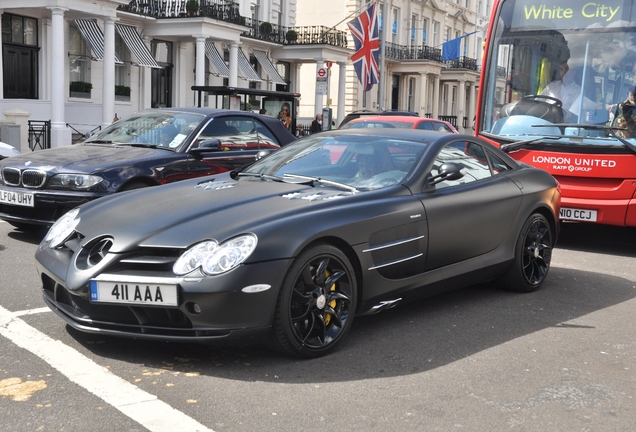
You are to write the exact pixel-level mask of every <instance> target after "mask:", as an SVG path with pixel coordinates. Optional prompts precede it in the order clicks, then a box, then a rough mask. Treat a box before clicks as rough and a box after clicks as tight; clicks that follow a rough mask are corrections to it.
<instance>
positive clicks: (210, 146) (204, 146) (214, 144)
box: [190, 138, 221, 153]
mask: <svg viewBox="0 0 636 432" xmlns="http://www.w3.org/2000/svg"><path fill="white" fill-rule="evenodd" d="M219 147H221V140H220V139H218V138H211V139H204V140H202V141H201V142H199V145H198V146H197V147H195V148H191V149H190V151H191V152H195V153H196V152H206V151H215V150H218V149H219Z"/></svg>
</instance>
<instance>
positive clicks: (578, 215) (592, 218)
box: [559, 208, 597, 222]
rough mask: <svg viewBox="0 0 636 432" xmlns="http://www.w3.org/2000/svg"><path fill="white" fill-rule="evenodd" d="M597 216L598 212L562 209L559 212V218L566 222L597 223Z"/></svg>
mask: <svg viewBox="0 0 636 432" xmlns="http://www.w3.org/2000/svg"><path fill="white" fill-rule="evenodd" d="M596 214H597V213H596V210H583V209H574V208H561V210H560V211H559V218H560V219H564V220H577V221H584V222H596Z"/></svg>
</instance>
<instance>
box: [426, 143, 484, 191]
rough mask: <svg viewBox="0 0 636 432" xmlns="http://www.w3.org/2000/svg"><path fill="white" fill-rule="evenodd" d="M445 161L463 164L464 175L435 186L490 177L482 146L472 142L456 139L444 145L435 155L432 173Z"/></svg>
mask: <svg viewBox="0 0 636 432" xmlns="http://www.w3.org/2000/svg"><path fill="white" fill-rule="evenodd" d="M446 162H456V163H459V164H461V165H463V166H464V168H465V169H466V175H464V177H462V178H461V179H459V180H446V181H443V182H440V183H438V184H437V185H436V187H437V188H443V187H449V186H457V185H461V184H466V183H471V182H474V181H477V180H481V179H484V178H488V177H492V173H491V171H490V166H489V164H488V158H487V157H486V153H485V152H484V149H483V147H482V146H481V145H479V144H476V143H473V142H467V141H456V142H453V143H450V144H448V145H447V146H446V147H444V148H443V149H442V150H441V151H440V152H439V154H438V155H437V158H436V162H435V164H434V165H433V174H437V170H439V167H440V166H442V164H444V163H446Z"/></svg>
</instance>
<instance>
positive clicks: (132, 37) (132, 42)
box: [115, 24, 161, 68]
mask: <svg viewBox="0 0 636 432" xmlns="http://www.w3.org/2000/svg"><path fill="white" fill-rule="evenodd" d="M115 28H116V29H117V33H119V36H121V38H122V39H123V41H124V43H125V44H126V46H127V47H128V49H129V50H130V52H131V53H132V54H133V55H134V56H135V58H136V59H137V65H138V66H145V67H151V68H160V67H161V66H159V64H158V63H157V61H156V60H155V58H154V57H153V56H152V54H151V53H150V50H149V49H148V47H147V46H146V44H145V43H144V41H143V40H142V39H141V36H139V33H137V30H136V29H135V28H134V27H133V26H129V25H124V24H115Z"/></svg>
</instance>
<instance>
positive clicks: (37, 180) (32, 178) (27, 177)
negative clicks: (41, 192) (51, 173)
mask: <svg viewBox="0 0 636 432" xmlns="http://www.w3.org/2000/svg"><path fill="white" fill-rule="evenodd" d="M44 183H46V173H45V172H44V171H39V170H33V169H27V170H24V171H22V185H23V186H24V187H27V188H40V187H42V186H44Z"/></svg>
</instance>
